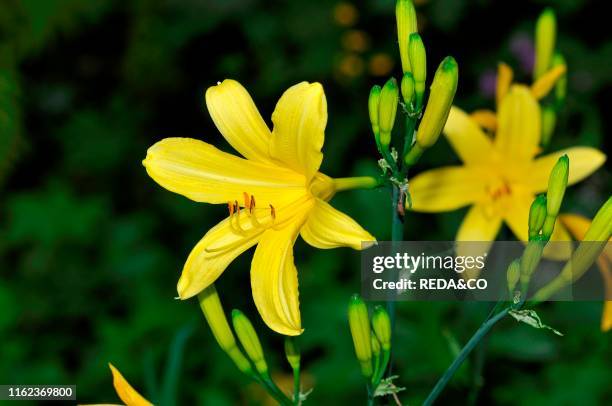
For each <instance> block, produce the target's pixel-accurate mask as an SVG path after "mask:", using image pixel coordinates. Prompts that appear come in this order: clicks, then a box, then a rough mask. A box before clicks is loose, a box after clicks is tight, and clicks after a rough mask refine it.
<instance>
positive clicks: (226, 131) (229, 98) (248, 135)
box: [205, 79, 271, 161]
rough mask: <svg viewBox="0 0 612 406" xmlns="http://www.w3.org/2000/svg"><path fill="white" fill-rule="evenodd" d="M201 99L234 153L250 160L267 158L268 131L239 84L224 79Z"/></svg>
mask: <svg viewBox="0 0 612 406" xmlns="http://www.w3.org/2000/svg"><path fill="white" fill-rule="evenodd" d="M205 98H206V107H207V108H208V112H209V113H210V117H212V119H213V121H214V123H215V125H216V126H217V128H218V129H219V131H220V132H221V134H222V135H223V137H225V139H226V140H227V142H229V144H230V145H231V146H232V147H234V149H235V150H236V151H238V152H239V153H240V154H241V155H242V156H244V157H245V158H247V159H250V160H253V161H268V160H269V159H270V157H269V155H268V150H269V148H270V137H271V133H270V129H269V128H268V126H267V125H266V123H265V121H264V120H263V118H262V117H261V115H260V114H259V111H258V110H257V107H256V106H255V103H254V102H253V99H251V96H250V95H249V92H247V90H246V89H245V88H244V87H242V85H241V84H240V83H238V82H236V81H235V80H232V79H225V80H224V81H223V82H222V83H219V84H218V85H216V86H211V87H209V88H208V90H206V97H205Z"/></svg>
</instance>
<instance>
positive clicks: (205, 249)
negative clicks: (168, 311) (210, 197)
mask: <svg viewBox="0 0 612 406" xmlns="http://www.w3.org/2000/svg"><path fill="white" fill-rule="evenodd" d="M268 218H269V216H268V217H267V218H266V219H261V220H260V221H261V222H268V221H269V220H268ZM238 226H239V227H240V230H242V231H239V229H238ZM263 231H264V229H263V228H262V229H257V228H255V227H254V226H253V223H252V221H251V220H250V219H249V216H248V213H247V211H246V210H243V211H241V213H240V214H239V215H237V214H235V215H234V216H233V218H227V219H225V220H223V221H222V222H220V223H219V224H217V225H216V226H215V227H213V228H211V229H210V230H209V231H208V232H207V233H206V235H204V237H203V238H202V239H201V240H200V241H199V242H198V243H197V244H196V246H195V247H194V248H193V250H192V251H191V253H190V254H189V257H188V258H187V261H186V262H185V265H184V267H183V272H182V274H181V277H180V279H179V281H178V285H177V291H178V294H179V297H180V298H181V299H188V298H190V297H192V296H195V295H197V294H198V293H200V292H201V291H202V290H204V289H206V288H207V287H208V286H210V285H211V284H212V283H213V282H215V281H216V280H217V278H218V277H219V276H220V275H221V274H222V273H223V271H225V268H227V267H228V266H229V264H230V263H231V262H232V261H233V260H234V259H235V258H236V257H237V256H238V255H240V254H242V253H243V252H244V251H246V250H248V249H249V248H251V247H252V246H253V245H255V244H256V243H257V242H258V241H259V238H260V236H261V234H262V233H263Z"/></svg>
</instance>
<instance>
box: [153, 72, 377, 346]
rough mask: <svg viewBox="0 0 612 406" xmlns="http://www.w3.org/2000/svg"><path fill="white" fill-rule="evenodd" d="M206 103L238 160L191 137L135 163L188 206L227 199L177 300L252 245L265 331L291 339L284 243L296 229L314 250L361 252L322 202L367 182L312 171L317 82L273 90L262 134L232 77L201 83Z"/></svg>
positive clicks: (317, 160)
mask: <svg viewBox="0 0 612 406" xmlns="http://www.w3.org/2000/svg"><path fill="white" fill-rule="evenodd" d="M206 106H207V107H208V111H209V112H210V115H211V117H212V119H213V121H214V123H215V125H216V126H217V128H218V129H219V131H220V132H221V134H222V135H223V136H224V137H225V139H226V140H227V141H228V142H229V144H230V145H231V146H232V147H233V148H234V149H235V150H236V151H237V152H238V153H240V154H241V155H242V156H243V157H239V156H236V155H232V154H229V153H226V152H223V151H221V150H219V149H217V148H215V147H214V146H212V145H210V144H208V143H206V142H203V141H199V140H195V139H189V138H166V139H164V140H162V141H159V142H158V143H156V144H155V145H153V146H152V147H150V148H149V150H148V152H147V157H146V159H145V160H144V161H143V164H144V166H145V168H146V170H147V172H148V174H149V176H151V178H153V179H154V180H155V181H156V182H157V183H158V184H160V185H161V186H162V187H164V188H166V189H168V190H170V191H172V192H175V193H179V194H181V195H183V196H186V197H188V198H189V199H191V200H194V201H197V202H205V203H223V204H227V205H228V210H229V216H228V217H227V218H226V219H225V220H223V221H221V222H220V223H219V224H217V225H216V226H215V227H213V228H212V229H211V230H210V231H208V233H206V235H204V237H203V238H202V239H201V240H200V242H198V243H197V244H196V246H195V248H194V249H193V250H192V251H191V254H189V257H188V258H187V262H186V263H185V266H184V268H183V272H182V275H181V277H180V279H179V282H178V286H177V289H178V293H179V297H180V298H181V299H187V298H190V297H192V296H194V295H196V294H198V293H199V292H200V291H202V290H203V289H205V288H206V287H208V286H209V285H210V284H212V283H213V282H215V280H216V279H217V278H218V277H219V276H220V275H221V273H222V272H223V271H224V270H225V269H226V268H227V266H228V265H229V264H230V263H231V262H232V261H233V260H234V258H236V257H237V256H238V255H240V254H241V253H243V252H244V251H246V250H247V249H249V248H250V247H252V246H254V245H257V248H256V249H255V254H254V256H253V261H252V263H251V288H252V291H253V299H254V301H255V305H256V306H257V309H258V310H259V313H260V314H261V316H262V318H263V320H264V321H265V323H266V324H267V325H268V326H269V327H270V328H271V329H272V330H275V331H277V332H279V333H281V334H285V335H298V334H300V333H301V332H302V326H301V320H300V310H299V301H298V277H297V270H296V267H295V264H294V259H293V244H294V243H295V240H296V238H297V236H298V234H299V235H301V236H302V238H303V239H304V240H305V241H306V242H307V243H309V244H310V245H312V246H314V247H317V248H335V247H342V246H345V247H352V248H354V249H361V248H362V241H374V237H372V236H371V235H370V234H369V233H368V232H367V231H365V230H364V229H363V228H362V227H361V226H360V225H359V224H357V223H356V222H355V221H354V220H353V219H351V218H350V217H349V216H347V215H346V214H344V213H342V212H340V211H338V210H336V209H334V208H333V207H332V206H331V205H329V203H327V202H328V201H329V200H330V199H331V198H332V196H333V195H334V193H335V192H336V191H337V190H342V189H347V188H351V187H354V186H369V187H372V186H374V184H372V182H375V181H374V179H371V178H368V179H363V181H359V179H360V178H354V179H351V180H350V181H346V182H344V183H343V181H344V180H343V179H332V178H330V177H328V176H326V175H324V174H322V173H321V172H319V166H320V165H321V161H322V160H323V153H322V152H321V147H322V146H323V141H324V131H325V125H326V123H327V102H326V99H325V94H324V92H323V87H322V86H321V85H320V84H319V83H306V82H302V83H299V84H297V85H295V86H292V87H291V88H289V89H288V90H287V91H286V92H285V93H284V94H283V95H282V97H281V98H280V100H279V101H278V103H277V105H276V109H275V110H274V113H273V114H272V123H273V124H274V129H273V130H272V131H270V130H269V128H268V126H267V125H266V123H265V122H264V120H263V118H262V117H261V115H260V114H259V112H258V111H257V108H256V107H255V104H254V102H253V100H252V99H251V97H250V95H249V94H248V92H247V91H246V90H245V89H244V88H243V87H242V86H241V85H240V84H239V83H238V82H236V81H234V80H225V81H223V83H220V84H218V85H217V86H213V87H211V88H209V89H208V90H207V92H206ZM355 179H357V181H356V180H355ZM355 182H356V183H355ZM360 183H361V184H360ZM366 184H367V185H366Z"/></svg>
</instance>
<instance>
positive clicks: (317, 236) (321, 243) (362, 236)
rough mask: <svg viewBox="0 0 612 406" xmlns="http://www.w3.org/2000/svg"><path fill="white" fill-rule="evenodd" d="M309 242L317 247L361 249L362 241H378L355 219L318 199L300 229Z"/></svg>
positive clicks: (370, 243) (305, 239)
mask: <svg viewBox="0 0 612 406" xmlns="http://www.w3.org/2000/svg"><path fill="white" fill-rule="evenodd" d="M300 235H301V236H302V238H303V239H304V241H306V242H307V243H308V244H310V245H312V246H313V247H316V248H322V249H327V248H337V247H351V248H353V249H356V250H361V249H362V248H366V247H362V242H369V244H367V246H370V245H372V241H376V238H374V237H373V236H372V235H371V234H370V233H368V232H367V231H366V230H364V229H363V228H362V227H361V226H360V225H359V224H357V222H356V221H355V220H353V219H352V218H350V217H349V216H347V215H346V214H344V213H342V212H341V211H339V210H336V209H334V208H333V207H332V206H331V205H330V204H329V203H326V202H324V201H323V200H321V199H316V201H315V205H314V208H313V209H312V211H311V212H310V214H309V215H308V219H307V220H306V222H305V223H304V225H303V226H302V228H301V230H300Z"/></svg>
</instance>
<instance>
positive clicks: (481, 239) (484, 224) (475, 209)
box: [455, 205, 502, 279]
mask: <svg viewBox="0 0 612 406" xmlns="http://www.w3.org/2000/svg"><path fill="white" fill-rule="evenodd" d="M501 223H502V220H501V217H499V216H497V215H495V214H491V213H490V211H489V210H487V209H486V208H485V207H483V206H481V205H474V206H472V207H471V208H470V209H469V210H468V212H467V214H466V216H465V218H464V219H463V222H462V223H461V226H460V227H459V231H458V232H457V237H456V238H455V239H456V240H457V245H456V255H457V256H480V255H483V254H484V253H485V252H488V251H489V249H490V247H491V244H492V243H493V241H495V237H496V236H497V233H498V232H499V229H500V227H501ZM479 273H480V270H479V269H477V268H473V269H471V268H468V269H466V270H465V271H464V272H463V274H462V276H463V277H464V278H466V279H470V278H476V277H477V276H478V274H479Z"/></svg>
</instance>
